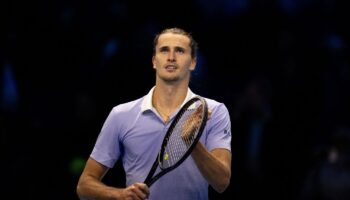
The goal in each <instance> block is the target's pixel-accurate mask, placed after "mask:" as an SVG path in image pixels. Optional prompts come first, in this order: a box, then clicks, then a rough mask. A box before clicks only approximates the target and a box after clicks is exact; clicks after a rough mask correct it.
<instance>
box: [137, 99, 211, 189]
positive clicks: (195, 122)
mask: <svg viewBox="0 0 350 200" xmlns="http://www.w3.org/2000/svg"><path fill="white" fill-rule="evenodd" d="M207 119H208V106H207V103H206V101H205V99H204V98H203V97H200V96H195V97H193V98H191V99H190V100H189V101H188V102H186V103H185V104H184V105H183V106H182V107H181V108H180V110H179V112H178V113H177V114H176V116H175V118H174V120H173V121H172V123H171V124H170V126H169V129H168V131H167V132H166V134H165V136H164V139H163V143H162V146H161V148H160V150H159V153H158V155H157V158H156V160H155V161H154V163H153V166H152V168H151V170H150V171H149V173H148V176H147V178H146V179H145V181H144V183H145V184H147V185H148V187H150V186H151V185H152V184H153V183H154V182H155V181H156V180H158V179H159V178H160V177H162V176H163V175H165V174H166V173H168V172H170V171H171V170H173V169H175V168H176V167H178V166H179V165H180V164H181V163H182V162H183V161H185V159H186V158H187V157H188V156H189V155H190V154H191V152H192V150H193V148H194V147H195V145H196V144H197V142H198V140H199V138H200V137H201V135H202V132H203V130H204V128H205V125H206V122H207ZM158 167H159V168H158ZM157 169H159V170H158V172H157V174H155V172H156V171H157Z"/></svg>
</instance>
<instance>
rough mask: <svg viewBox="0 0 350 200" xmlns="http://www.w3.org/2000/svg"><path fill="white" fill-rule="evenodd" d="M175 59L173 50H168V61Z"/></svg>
mask: <svg viewBox="0 0 350 200" xmlns="http://www.w3.org/2000/svg"><path fill="white" fill-rule="evenodd" d="M175 60H176V59H175V51H170V52H169V54H168V61H170V62H174V61H175Z"/></svg>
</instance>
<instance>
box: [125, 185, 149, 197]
mask: <svg viewBox="0 0 350 200" xmlns="http://www.w3.org/2000/svg"><path fill="white" fill-rule="evenodd" d="M126 192H127V193H126V194H127V198H126V199H132V200H144V199H147V198H148V197H149V188H148V186H147V185H146V184H144V183H134V184H132V185H130V186H129V187H127V188H126Z"/></svg>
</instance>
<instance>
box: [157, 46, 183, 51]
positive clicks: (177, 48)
mask: <svg viewBox="0 0 350 200" xmlns="http://www.w3.org/2000/svg"><path fill="white" fill-rule="evenodd" d="M168 49H170V48H169V46H162V47H160V48H159V50H168ZM174 49H175V50H182V51H185V50H186V48H184V47H180V46H176V47H174Z"/></svg>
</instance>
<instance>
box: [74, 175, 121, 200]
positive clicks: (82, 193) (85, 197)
mask: <svg viewBox="0 0 350 200" xmlns="http://www.w3.org/2000/svg"><path fill="white" fill-rule="evenodd" d="M84 179H85V180H80V181H79V184H78V186H77V194H78V196H79V198H80V199H81V200H117V199H118V194H119V193H121V191H122V189H119V188H114V187H110V186H107V185H105V184H104V183H102V182H101V181H99V180H96V179H95V178H93V177H86V178H84Z"/></svg>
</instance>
